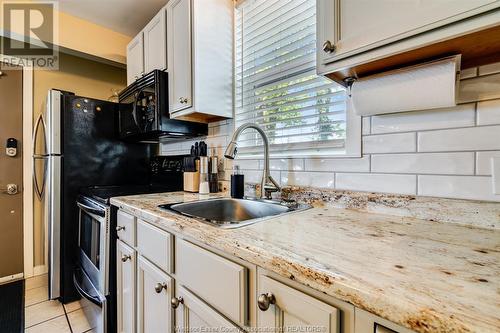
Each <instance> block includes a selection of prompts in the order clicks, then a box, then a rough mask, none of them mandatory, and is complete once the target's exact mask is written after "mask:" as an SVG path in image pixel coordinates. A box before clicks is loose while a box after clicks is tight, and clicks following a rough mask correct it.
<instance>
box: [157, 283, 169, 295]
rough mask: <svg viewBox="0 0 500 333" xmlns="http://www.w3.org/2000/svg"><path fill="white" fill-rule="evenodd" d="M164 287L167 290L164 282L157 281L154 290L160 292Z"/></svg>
mask: <svg viewBox="0 0 500 333" xmlns="http://www.w3.org/2000/svg"><path fill="white" fill-rule="evenodd" d="M163 289H165V290H167V284H166V283H165V282H163V283H157V284H156V286H155V291H156V292H157V293H158V294H159V293H161V291H162V290H163Z"/></svg>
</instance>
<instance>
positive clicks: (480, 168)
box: [476, 151, 500, 176]
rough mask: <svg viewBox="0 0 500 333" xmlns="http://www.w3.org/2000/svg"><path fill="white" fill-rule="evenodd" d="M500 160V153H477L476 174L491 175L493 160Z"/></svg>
mask: <svg viewBox="0 0 500 333" xmlns="http://www.w3.org/2000/svg"><path fill="white" fill-rule="evenodd" d="M493 157H496V158H500V151H480V152H477V153H476V174H477V175H482V176H490V175H491V158H493Z"/></svg>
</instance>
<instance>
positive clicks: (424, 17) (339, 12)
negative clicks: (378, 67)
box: [316, 0, 499, 64]
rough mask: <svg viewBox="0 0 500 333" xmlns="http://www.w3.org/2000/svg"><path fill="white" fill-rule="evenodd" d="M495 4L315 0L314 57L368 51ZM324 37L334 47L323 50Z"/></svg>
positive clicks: (324, 59) (478, 0)
mask: <svg viewBox="0 0 500 333" xmlns="http://www.w3.org/2000/svg"><path fill="white" fill-rule="evenodd" d="M498 5H499V2H498V1H495V0H474V1H470V0H440V1H436V0H405V1H394V0H377V1H366V0H317V9H316V11H317V33H318V35H317V41H318V45H317V46H318V61H319V62H320V63H323V64H325V63H328V62H332V61H335V60H338V59H341V58H345V57H348V56H350V55H353V54H357V53H361V52H364V51H368V50H371V49H374V48H376V47H379V46H382V45H386V44H389V43H392V42H395V41H398V40H401V39H403V38H407V37H411V36H414V35H416V34H419V33H423V32H426V31H430V30H432V29H435V28H438V27H441V26H444V25H446V24H450V23H453V22H457V21H459V20H462V19H465V18H467V17H471V16H473V15H477V14H480V13H482V12H485V11H487V10H490V9H492V8H494V7H498ZM325 41H329V42H330V43H331V44H332V46H334V50H328V49H327V50H326V51H323V44H324V42H325Z"/></svg>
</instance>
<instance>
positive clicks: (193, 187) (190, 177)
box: [184, 160, 200, 193]
mask: <svg viewBox="0 0 500 333" xmlns="http://www.w3.org/2000/svg"><path fill="white" fill-rule="evenodd" d="M199 190H200V161H199V160H198V161H196V171H195V172H184V191H186V192H194V193H197V192H198V191H199Z"/></svg>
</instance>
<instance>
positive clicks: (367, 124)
mask: <svg viewBox="0 0 500 333" xmlns="http://www.w3.org/2000/svg"><path fill="white" fill-rule="evenodd" d="M361 128H362V129H363V135H367V134H370V133H371V117H363V122H362V125H361Z"/></svg>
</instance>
